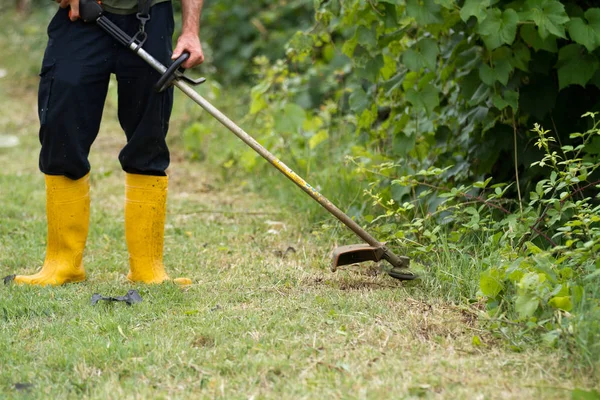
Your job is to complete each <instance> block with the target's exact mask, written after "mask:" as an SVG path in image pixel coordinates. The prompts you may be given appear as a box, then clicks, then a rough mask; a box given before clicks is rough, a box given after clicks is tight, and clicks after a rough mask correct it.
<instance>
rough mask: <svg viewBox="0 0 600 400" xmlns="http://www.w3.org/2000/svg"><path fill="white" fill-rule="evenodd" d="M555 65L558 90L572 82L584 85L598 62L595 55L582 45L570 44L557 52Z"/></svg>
mask: <svg viewBox="0 0 600 400" xmlns="http://www.w3.org/2000/svg"><path fill="white" fill-rule="evenodd" d="M556 66H557V68H558V83H559V90H560V89H563V88H565V87H567V86H569V85H573V84H574V85H581V86H584V87H585V85H586V84H587V83H588V82H589V80H590V79H592V77H593V76H594V73H595V72H596V71H597V70H598V67H600V62H598V58H597V57H596V56H595V55H592V54H589V53H587V52H586V50H585V49H584V48H583V46H581V45H579V44H570V45H568V46H565V47H563V48H561V49H560V51H559V52H558V63H557V64H556Z"/></svg>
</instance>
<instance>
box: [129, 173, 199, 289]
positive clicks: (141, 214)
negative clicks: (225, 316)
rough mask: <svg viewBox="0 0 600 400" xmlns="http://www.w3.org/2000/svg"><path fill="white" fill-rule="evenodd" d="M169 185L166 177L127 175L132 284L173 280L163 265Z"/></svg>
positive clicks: (182, 282)
mask: <svg viewBox="0 0 600 400" xmlns="http://www.w3.org/2000/svg"><path fill="white" fill-rule="evenodd" d="M168 182H169V179H168V178H167V177H166V176H150V175H137V174H126V176H125V239H126V241H127V248H128V250H129V274H128V275H127V279H129V280H130V281H132V282H143V283H161V282H164V281H166V280H170V278H169V276H168V275H167V273H166V272H165V266H164V265H163V246H164V233H165V216H166V207H167V187H168ZM173 281H174V282H175V283H177V284H180V285H189V284H191V283H192V281H191V280H190V279H188V278H178V279H174V280H173Z"/></svg>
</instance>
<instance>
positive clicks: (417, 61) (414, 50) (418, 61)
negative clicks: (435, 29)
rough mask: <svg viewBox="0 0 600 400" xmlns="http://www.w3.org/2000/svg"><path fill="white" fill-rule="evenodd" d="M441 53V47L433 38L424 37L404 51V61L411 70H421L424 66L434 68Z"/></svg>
mask: <svg viewBox="0 0 600 400" xmlns="http://www.w3.org/2000/svg"><path fill="white" fill-rule="evenodd" d="M439 54H440V49H439V47H438V45H437V43H436V42H435V41H434V40H433V39H422V40H420V41H418V42H417V44H416V45H415V46H414V47H411V48H409V49H408V50H406V51H405V52H404V54H403V56H402V61H403V62H404V64H405V65H406V67H407V68H408V69H410V70H411V71H420V70H421V69H422V68H429V69H430V70H434V69H435V67H436V64H437V57H438V55H439Z"/></svg>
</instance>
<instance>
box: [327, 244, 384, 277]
mask: <svg viewBox="0 0 600 400" xmlns="http://www.w3.org/2000/svg"><path fill="white" fill-rule="evenodd" d="M381 257H383V249H382V248H381V247H373V246H369V245H368V244H351V245H348V246H342V247H338V248H337V249H335V250H334V251H333V263H332V264H331V271H333V272H335V271H336V270H337V267H339V266H340V265H350V264H356V263H361V262H364V261H375V262H378V261H379V260H381Z"/></svg>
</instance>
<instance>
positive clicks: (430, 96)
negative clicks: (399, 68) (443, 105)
mask: <svg viewBox="0 0 600 400" xmlns="http://www.w3.org/2000/svg"><path fill="white" fill-rule="evenodd" d="M406 99H407V100H408V101H409V102H410V103H411V104H412V105H413V106H414V107H415V108H417V109H421V110H424V111H425V112H426V113H427V115H431V114H432V113H433V111H434V109H435V108H436V107H437V106H439V104H440V98H439V93H438V90H437V89H436V88H435V87H434V86H433V85H432V84H427V85H426V86H425V87H424V88H423V89H422V90H420V91H418V92H417V91H416V90H414V89H409V90H407V91H406Z"/></svg>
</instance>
